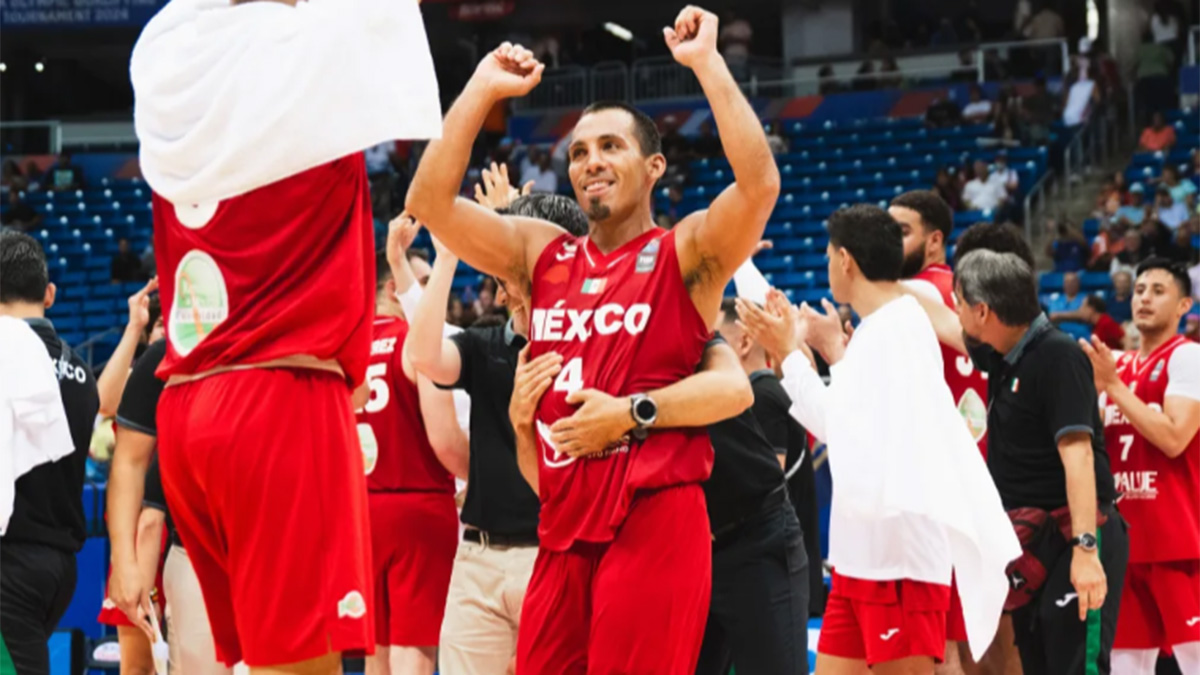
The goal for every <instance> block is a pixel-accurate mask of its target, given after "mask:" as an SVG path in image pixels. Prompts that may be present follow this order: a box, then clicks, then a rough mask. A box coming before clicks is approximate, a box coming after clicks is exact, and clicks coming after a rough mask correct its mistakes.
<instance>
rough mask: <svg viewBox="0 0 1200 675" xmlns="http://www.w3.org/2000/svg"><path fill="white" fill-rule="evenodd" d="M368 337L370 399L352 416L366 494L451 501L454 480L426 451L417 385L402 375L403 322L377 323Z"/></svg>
mask: <svg viewBox="0 0 1200 675" xmlns="http://www.w3.org/2000/svg"><path fill="white" fill-rule="evenodd" d="M372 337H373V339H372V341H371V361H370V363H369V364H368V365H367V385H368V386H369V387H370V390H371V397H370V398H369V399H367V403H366V405H364V406H363V407H362V409H360V410H358V411H357V417H358V439H359V441H360V442H361V443H362V451H363V470H364V471H365V472H366V474H367V491H368V492H445V493H447V494H450V495H453V494H454V476H451V475H450V472H449V471H447V470H446V468H445V467H444V466H442V463H441V462H440V461H438V458H437V455H436V454H434V452H433V447H432V446H431V445H429V436H428V435H427V434H426V432H425V421H424V418H422V417H421V400H420V396H419V395H418V392H417V384H416V383H415V382H413V381H412V380H409V379H408V377H407V376H405V374H404V366H403V363H402V357H401V354H402V353H403V351H404V340H405V338H407V337H408V322H407V321H405V320H403V319H397V318H393V317H380V318H378V319H376V320H375V326H374V331H373V336H372Z"/></svg>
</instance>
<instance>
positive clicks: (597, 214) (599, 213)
mask: <svg viewBox="0 0 1200 675" xmlns="http://www.w3.org/2000/svg"><path fill="white" fill-rule="evenodd" d="M611 215H612V209H610V208H608V206H607V205H605V204H601V203H600V200H599V199H589V200H588V209H587V217H588V220H590V221H592V222H597V221H601V220H607V219H608V217H609V216H611Z"/></svg>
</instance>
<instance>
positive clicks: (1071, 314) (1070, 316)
mask: <svg viewBox="0 0 1200 675" xmlns="http://www.w3.org/2000/svg"><path fill="white" fill-rule="evenodd" d="M1079 289H1080V284H1079V275H1078V274H1076V273H1075V272H1067V273H1066V274H1064V275H1063V289H1062V293H1055V294H1053V295H1051V296H1050V299H1049V300H1047V301H1046V313H1047V314H1049V315H1050V320H1051V321H1053V322H1054V323H1056V324H1058V327H1059V328H1061V329H1063V330H1064V331H1066V332H1067V333H1070V334H1071V335H1072V336H1074V337H1077V338H1081V337H1087V336H1088V335H1089V334H1090V333H1091V332H1092V331H1091V327H1090V326H1088V325H1087V324H1085V323H1083V322H1082V321H1080V320H1079V318H1078V317H1079V314H1078V312H1079V309H1080V308H1081V307H1083V300H1084V295H1083V294H1082V293H1080V292H1079ZM1056 317H1057V318H1056Z"/></svg>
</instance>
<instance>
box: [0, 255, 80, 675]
mask: <svg viewBox="0 0 1200 675" xmlns="http://www.w3.org/2000/svg"><path fill="white" fill-rule="evenodd" d="M54 294H55V287H54V284H51V283H50V277H49V273H48V270H47V267H46V256H45V254H44V253H43V252H42V247H41V245H39V244H38V243H37V241H36V240H35V239H33V238H32V237H30V236H29V235H26V234H21V233H18V232H15V231H9V232H3V233H0V315H4V316H11V317H15V318H18V319H24V320H25V321H26V322H28V323H29V325H30V327H32V328H33V330H34V332H35V333H37V335H38V337H39V338H41V340H42V342H43V343H45V345H46V351H47V353H48V354H49V356H50V358H51V359H53V360H54V361H55V368H56V370H57V373H58V382H59V389H60V391H61V393H62V404H63V407H64V408H65V409H66V413H67V423H68V425H69V426H70V429H71V439H72V441H73V442H74V445H75V451H74V452H73V453H71V454H70V455H68V456H66V457H63V458H62V459H59V460H58V461H56V462H50V463H48V464H42V465H40V466H37V467H35V468H33V469H32V470H30V471H29V472H28V473H26V474H25V475H23V476H21V477H20V478H18V479H17V481H16V486H15V490H16V495H15V498H14V503H13V513H12V517H11V518H10V520H9V523H8V529H7V530H6V531H5V533H4V536H3V537H2V538H0V635H3V639H4V643H5V644H6V645H7V647H8V651H9V654H10V656H11V657H12V661H13V665H14V666H15V668H16V672H18V673H21V675H25V674H26V673H32V674H35V675H36V674H38V673H49V672H50V653H49V650H48V649H47V647H46V641H47V640H49V639H50V634H51V633H52V632H53V631H54V628H55V626H57V624H58V620H59V619H60V618H61V617H62V615H63V613H64V612H65V611H66V610H67V605H69V604H70V602H71V596H72V595H73V594H74V592H75V572H76V570H75V554H76V553H78V552H79V550H80V549H81V548H83V542H84V538H85V537H86V536H87V530H86V526H85V521H84V516H83V480H84V473H85V465H86V463H87V454H88V444H89V443H90V441H91V438H92V424H93V423H94V422H95V418H96V411H97V410H99V408H100V396H99V394H97V393H96V378H95V377H93V375H92V371H91V369H90V368H89V367H88V366H87V364H86V363H84V362H83V360H82V359H80V358H79V356H78V355H76V354H75V353H74V352H73V351H71V349H70V348H69V347H68V346H67V344H66V343H65V342H63V341H62V339H60V338H59V337H58V334H57V333H55V331H54V326H53V325H52V324H51V323H50V322H49V321H47V320H46V318H45V312H46V309H47V308H49V307H50V306H51V305H53V304H54ZM0 386H3V385H0Z"/></svg>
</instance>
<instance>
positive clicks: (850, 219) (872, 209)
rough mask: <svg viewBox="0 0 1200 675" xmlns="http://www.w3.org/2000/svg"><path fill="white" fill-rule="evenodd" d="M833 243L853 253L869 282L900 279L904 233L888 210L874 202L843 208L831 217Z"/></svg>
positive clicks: (902, 263) (831, 242) (855, 260)
mask: <svg viewBox="0 0 1200 675" xmlns="http://www.w3.org/2000/svg"><path fill="white" fill-rule="evenodd" d="M829 243H830V244H832V245H833V246H835V247H837V248H844V249H846V250H847V251H849V252H850V255H851V256H852V257H853V258H854V262H855V263H857V264H858V268H859V269H860V270H862V273H863V276H865V277H866V278H867V279H868V280H869V281H897V280H899V279H900V269H901V267H903V266H904V235H903V233H902V232H901V231H900V225H899V223H897V222H896V220H895V219H894V218H892V217H891V216H890V215H888V212H887V211H884V210H883V209H881V208H879V207H878V206H875V205H873V204H855V205H854V206H847V207H844V208H840V209H838V210H837V211H834V212H833V215H831V216H829Z"/></svg>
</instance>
